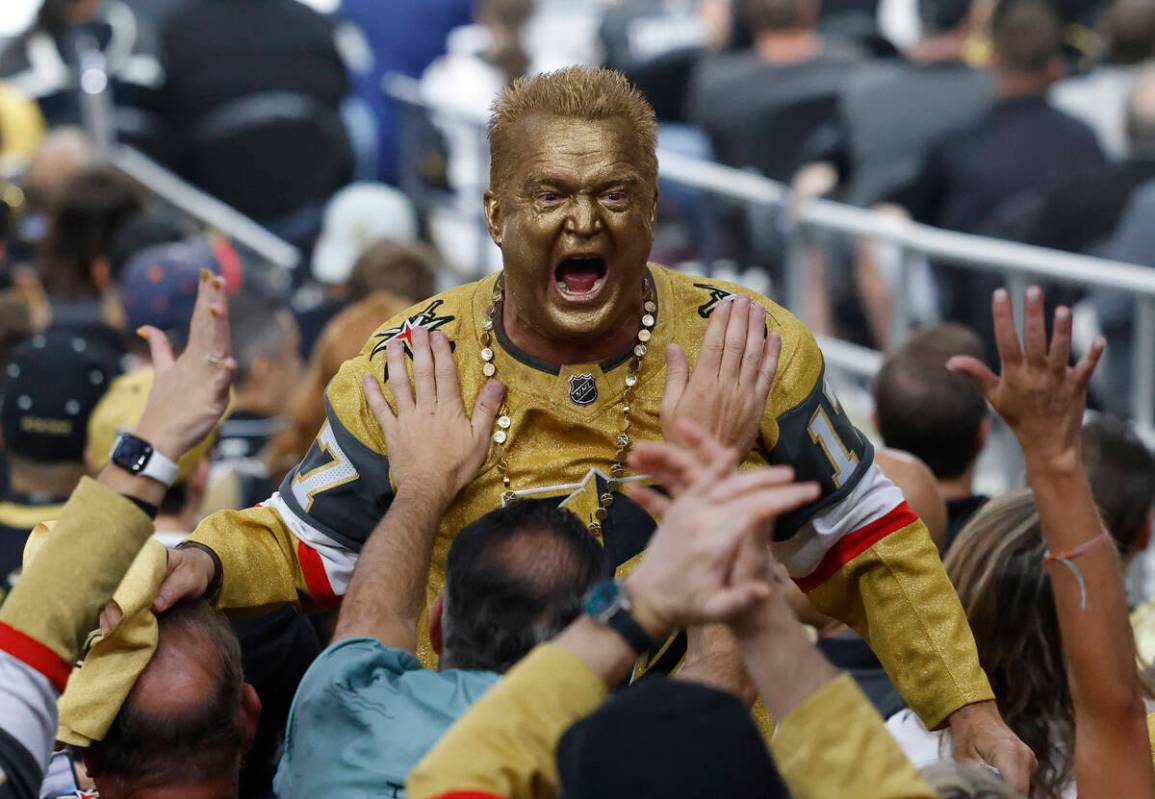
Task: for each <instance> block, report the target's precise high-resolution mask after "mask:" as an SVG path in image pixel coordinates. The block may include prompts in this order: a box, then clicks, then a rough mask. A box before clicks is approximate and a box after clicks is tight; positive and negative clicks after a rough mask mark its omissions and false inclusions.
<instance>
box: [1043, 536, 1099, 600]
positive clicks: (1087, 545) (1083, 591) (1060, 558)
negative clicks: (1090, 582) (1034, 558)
mask: <svg viewBox="0 0 1155 799" xmlns="http://www.w3.org/2000/svg"><path fill="white" fill-rule="evenodd" d="M1107 540H1109V537H1108V535H1107V531H1106V530H1103V531H1102V532H1100V533H1099V534H1098V535H1097V536H1095V537H1094V538H1092V539H1091V540H1090V541H1086V542H1084V543H1082V544H1079V546H1077V547H1074V548H1073V549H1068V550H1067V551H1066V552H1051V550H1049V549H1048V550H1047V551H1046V552H1044V553H1043V566H1044V567H1045V566H1049V565H1050V564H1052V563H1056V562H1057V563H1061V564H1063V565H1064V566H1066V567H1067V568H1068V569H1070V570H1071V574H1073V575H1075V580H1076V581H1077V582H1078V583H1079V608H1080V609H1081V610H1086V609H1087V584H1086V583H1085V582H1084V581H1083V573H1082V572H1081V571H1079V567H1078V566H1076V565H1075V564H1074V562H1073V561H1074V559H1075V558H1077V557H1079V556H1080V555H1085V554H1086V553H1088V552H1090V551H1091V550H1092V549H1094V548H1095V547H1097V546H1099V545H1100V544H1102V543H1104V542H1106V541H1107Z"/></svg>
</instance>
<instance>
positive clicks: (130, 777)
mask: <svg viewBox="0 0 1155 799" xmlns="http://www.w3.org/2000/svg"><path fill="white" fill-rule="evenodd" d="M157 621H158V626H159V630H158V635H157V648H156V652H155V653H154V654H153V657H152V660H150V661H149V664H148V666H147V667H145V669H144V671H143V672H141V674H140V677H138V678H137V681H136V684H135V685H134V686H133V689H132V691H131V692H130V693H129V695H128V697H127V698H126V699H125V701H124V704H123V705H122V706H121V709H120V712H119V713H118V714H117V716H116V719H115V720H114V721H113V723H112V727H111V728H110V729H109V731H108V734H107V735H106V736H105V738H104V740H103V741H101V742H100V743H98V744H94V745H93V747H92V750H91V752H90V757H89V758H88V762H89V766H90V768H89V770H90V771H91V772H92V775H93V778H94V779H95V780H96V783H97V787H98V788H99V789H100V791H101V794H102V795H108V796H114V797H115V796H124V795H132V796H142V797H143V796H148V797H159V796H167V795H168V793H166V792H171V791H173V790H177V794H174V795H181V796H199V795H200V794H201V793H202V792H203V793H206V795H209V794H211V795H213V796H230V795H235V793H236V790H237V788H236V783H237V776H238V774H239V772H240V765H241V756H242V754H243V753H244V751H245V749H246V747H247V745H248V743H249V741H250V739H251V736H252V730H253V728H254V727H255V721H256V719H255V718H251V719H250V718H248V715H249V713H248V709H247V708H246V701H248V694H249V692H251V689H248V688H247V687H246V686H245V684H244V677H243V674H242V671H241V648H240V643H239V641H238V640H237V637H236V634H235V633H234V632H233V630H232V627H230V626H229V623H228V622H227V621H226V620H225V618H224V617H223V616H222V615H220V614H219V613H217V612H216V611H214V610H212V609H211V608H210V607H209V606H208V603H206V602H192V603H186V604H182V605H177V606H176V607H174V608H173V609H172V610H170V611H168V612H167V613H165V614H163V615H161V616H160V617H158V619H157ZM258 707H259V705H258Z"/></svg>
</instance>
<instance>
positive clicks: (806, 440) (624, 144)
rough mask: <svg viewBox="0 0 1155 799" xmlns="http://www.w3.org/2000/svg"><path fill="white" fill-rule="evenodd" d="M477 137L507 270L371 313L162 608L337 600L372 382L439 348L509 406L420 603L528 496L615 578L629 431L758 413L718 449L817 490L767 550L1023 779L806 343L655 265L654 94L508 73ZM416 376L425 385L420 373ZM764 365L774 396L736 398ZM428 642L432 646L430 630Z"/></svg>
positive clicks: (627, 518) (933, 710)
mask: <svg viewBox="0 0 1155 799" xmlns="http://www.w3.org/2000/svg"><path fill="white" fill-rule="evenodd" d="M489 138H490V145H491V150H492V159H491V160H492V166H491V174H490V188H489V191H488V192H487V193H486V195H485V213H486V219H487V220H488V227H489V232H490V235H491V236H492V238H493V240H494V241H495V242H496V243H497V245H498V246H499V247H500V248H501V252H502V258H503V262H504V271H503V272H502V273H501V274H499V275H495V276H491V277H488V278H486V279H484V280H481V281H478V282H476V283H471V284H468V285H465V286H461V287H458V288H455V289H452V290H450V291H447V292H445V293H443V294H441V295H438V296H437V297H435V298H433V299H431V300H427V301H425V302H423V303H419V304H418V305H416V306H414V307H413V308H411V309H409V310H408V311H405V312H404V313H402V314H401V315H399V316H398V317H396V318H394V319H390V320H388V321H387V322H385V324H384V325H382V327H381V328H380V329H379V330H378V332H376V333H375V334H374V335H373V336H372V337H371V338H370V340H369V341H368V342H367V343H366V344H365V347H364V349H363V350H362V352H361V354H360V356H358V357H357V358H354V359H353V360H351V361H349V362H347V363H346V364H345V365H344V366H343V367H342V369H341V370H340V372H339V373H338V375H337V376H336V377H335V378H334V380H333V382H332V383H331V384H330V385H329V387H328V389H327V391H326V396H325V407H326V412H327V421H326V423H325V424H324V426H323V427H322V429H321V431H320V432H319V434H318V436H317V439H316V441H315V443H314V445H313V447H312V448H311V449H310V451H309V453H308V454H307V455H306V457H305V459H304V460H303V461H302V462H301V464H300V465H299V466H298V467H297V468H296V469H295V470H293V471H292V472H291V473H290V474H289V476H288V477H287V478H286V479H285V481H284V483H283V484H282V485H281V488H280V491H278V492H277V493H275V494H274V495H273V496H272V497H271V498H270V499H269V500H268V501H267V502H265V503H264V504H263V506H262V507H259V508H253V509H249V510H244V511H227V512H223V513H218V514H215V515H213V516H210V517H209V518H208V519H206V520H205V521H204V522H203V523H202V524H201V525H200V527H199V528H198V530H197V532H196V534H195V535H194V536H193V537H192V539H191V543H190V544H188V545H186V548H184V549H181V550H178V551H177V552H175V553H174V555H173V557H172V559H171V561H170V573H169V577H168V579H167V581H166V583H165V586H164V587H163V588H162V591H161V595H160V597H159V598H158V604H159V605H160V606H162V607H163V606H166V605H168V604H170V603H172V602H174V601H176V600H177V599H178V598H180V597H182V596H191V595H199V594H203V593H205V592H206V590H207V591H210V592H217V593H216V602H217V604H218V605H219V606H221V607H224V608H238V607H254V606H261V605H271V604H275V603H282V602H288V601H296V600H299V599H308V600H311V601H312V602H314V603H320V604H324V603H326V602H332V601H335V600H336V599H337V598H339V597H340V596H341V595H342V594H343V593H344V592H345V589H346V587H347V586H348V582H349V578H350V576H351V573H352V570H353V566H354V563H355V562H356V558H357V553H358V552H359V551H360V549H361V546H362V544H363V543H364V542H365V540H366V538H367V536H368V535H369V533H370V532H371V531H372V529H373V527H374V526H375V525H376V523H377V522H378V520H379V519H380V518H381V516H382V514H383V513H384V512H385V510H386V509H387V508H388V507H389V506H390V505H391V503H393V502H394V500H395V495H394V489H393V487H392V485H391V483H390V476H389V458H388V453H386V451H385V442H384V440H383V437H382V435H381V432H380V429H379V427H378V425H377V424H376V422H375V420H374V418H373V414H372V412H371V411H370V409H369V407H368V404H367V403H366V400H365V398H364V395H363V392H362V381H363V380H364V379H366V378H367V377H368V378H371V379H373V380H376V381H378V383H379V384H380V385H382V386H384V389H385V394H386V397H387V398H388V399H389V401H390V402H392V397H391V395H390V393H389V382H388V368H387V364H388V363H392V364H393V365H394V368H401V366H402V365H403V364H405V363H406V360H405V356H406V355H409V358H410V360H412V359H413V357H414V356H413V350H411V349H410V346H409V345H410V344H411V343H412V342H413V341H414V339H417V340H419V341H422V343H424V342H423V340H424V339H425V337H426V336H429V337H430V340H431V342H432V345H433V347H434V348H435V349H436V348H438V347H452V348H453V354H454V361H455V362H456V366H457V370H458V373H459V375H460V383H461V390H462V395H463V400H464V401H465V403H466V406H467V407H471V406H472V405H473V403H475V402H478V401H480V402H481V403H500V404H501V407H500V410H499V411H498V412H497V420H496V424H495V426H494V429H493V433H492V444H491V448H490V452H489V456H488V458H487V459H486V461H485V463H484V465H483V466H482V467H481V469H480V471H479V473H478V475H477V476H476V478H475V479H474V480H473V482H472V483H471V484H469V485H468V486H467V487H466V488H465V489H464V490H463V491H462V492H461V493H460V494H459V495H458V496H457V498H456V500H455V501H454V502H453V504H452V506H451V507H450V509H449V511H448V513H447V514H446V516H445V518H444V520H443V522H442V524H441V527H440V531H439V533H438V536H437V540H436V542H435V544H434V550H433V558H432V567H431V569H430V576H429V584H428V589H427V599H428V605H430V606H431V605H432V604H433V603H434V602H435V600H436V598H437V596H438V594H439V592H440V590H441V586H442V581H443V576H444V569H445V556H446V553H447V551H448V547H449V544H450V542H451V540H452V538H453V535H454V534H455V532H456V531H458V530H460V529H461V528H462V527H464V526H465V525H466V524H468V523H469V522H471V521H473V520H475V519H477V518H478V517H479V516H481V515H482V514H484V513H485V512H487V511H489V510H491V509H493V508H495V507H497V506H498V505H499V504H501V503H504V502H510V501H516V500H517V499H518V498H519V497H539V498H540V497H551V496H553V497H557V498H558V501H559V502H562V503H564V504H565V506H566V507H568V508H570V509H571V510H573V511H574V512H575V513H577V514H578V515H579V516H580V517H581V518H582V519H583V520H584V521H585V522H586V523H587V524H588V526H589V528H590V531H591V534H593V535H596V536H598V537H599V539H600V540H601V541H602V543H603V544H604V546H605V548H606V550H607V554H608V556H609V557H610V558H612V560H613V563H614V564H616V566H617V570H618V574H619V575H621V574H623V573H625V572H627V571H628V570H629V569H630V568H631V567H632V565H633V564H634V563H635V562H636V561H637V559H638V556H639V554H640V553H641V552H642V550H643V549H644V548H645V546H646V542H647V541H648V538H649V535H650V534H651V533H652V532H653V530H654V521H653V520H652V519H651V518H650V517H649V516H647V515H646V513H645V512H644V511H642V509H641V508H640V507H639V506H638V505H636V504H635V503H633V502H632V501H630V500H629V499H628V498H627V497H626V496H625V495H624V494H623V493H621V488H622V487H623V485H624V484H625V483H627V482H629V481H633V480H641V479H645V478H644V476H642V475H636V474H630V473H629V472H628V469H627V467H626V465H625V460H626V456H627V454H628V452H629V449H630V444H631V442H632V441H634V440H639V439H645V440H657V439H660V438H661V437H662V436H663V431H670V430H673V429H674V425H673V421H674V420H675V419H677V418H680V417H684V416H689V417H692V418H696V419H698V420H699V421H703V420H705V421H707V422H715V423H716V422H719V420H720V421H722V422H724V423H725V424H724V425H723V426H724V427H728V429H729V430H730V431H731V432H732V431H735V430H739V429H743V424H742V423H741V422H742V420H743V418H745V417H747V416H749V418H750V420H751V421H752V424H750V425H747V426H746V427H748V429H749V430H754V429H755V428H756V429H757V434H756V435H755V436H752V439H753V440H731V441H730V442H729V443H731V444H733V445H735V446H737V447H738V448H740V449H741V450H742V451H743V452H745V453H746V454H745V463H746V464H748V465H756V464H766V463H775V464H786V465H789V466H792V467H793V468H794V471H795V474H796V478H797V479H798V480H814V481H817V482H818V483H820V485H821V486H822V495H821V497H820V499H818V500H817V501H815V502H814V503H813V504H811V505H810V506H808V507H806V508H804V509H802V510H800V511H797V512H794V513H792V514H790V515H787V516H786V517H784V518H782V519H780V520H779V521H778V523H777V525H776V528H775V532H774V551H775V554H776V555H777V557H778V558H779V559H780V560H781V561H782V563H783V564H785V566H786V568H787V569H788V570H789V572H790V574H791V575H792V576H793V578H794V579H795V581H796V582H797V583H798V585H799V586H800V587H801V588H802V589H803V590H804V591H806V592H807V594H808V595H809V597H810V599H811V601H812V602H813V603H814V604H815V605H816V606H817V607H819V608H821V609H822V610H823V611H824V612H825V613H827V614H829V615H832V616H835V617H837V618H839V619H842V620H845V621H846V622H847V623H848V624H850V625H851V626H852V627H854V628H855V629H856V630H858V631H859V632H860V633H861V634H862V635H863V636H864V637H865V638H866V639H867V640H868V641H869V642H870V643H871V645H872V646H873V647H874V649H875V651H876V652H877V653H878V656H879V658H880V659H881V661H882V663H883V664H884V665H885V667H886V669H887V671H888V672H889V674H890V675H891V677H892V678H893V680H894V682H895V685H896V686H897V687H898V688H899V690H900V692H901V693H902V694H903V696H904V697H905V698H906V700H907V701H908V703H909V704H910V705H911V707H913V708H914V709H915V710H916V711H917V712H918V714H919V716H920V717H921V718H922V720H923V721H924V722H925V723H926V725H927V727H928V728H931V729H934V728H938V727H942V726H945V725H949V726H950V729H951V733H952V740H953V744H954V748H955V755H956V757H959V758H962V759H982V760H986V761H987V762H989V763H991V764H992V765H994V766H995V767H996V768H998V769H999V770H1000V771H1001V772H1002V773H1003V774H1004V776H1005V777H1006V778H1007V779H1008V781H1009V782H1011V783H1012V784H1013V785H1015V786H1016V787H1020V788H1022V789H1024V790H1025V788H1026V784H1027V781H1028V780H1029V776H1030V770H1031V768H1032V766H1033V757H1032V755H1031V753H1030V751H1029V750H1028V749H1027V748H1026V747H1025V746H1024V745H1023V744H1022V743H1021V742H1020V741H1019V740H1018V739H1017V738H1015V736H1014V735H1013V734H1012V733H1011V732H1010V730H1009V729H1008V728H1007V727H1006V725H1005V724H1003V722H1002V719H1001V717H1000V716H999V713H998V710H997V709H996V708H995V706H994V702H993V694H992V692H991V689H990V686H989V685H988V683H987V680H986V677H985V675H984V674H983V672H982V669H981V668H980V666H979V663H978V657H977V654H976V652H975V645H974V641H973V638H972V637H971V633H970V629H969V627H968V626H967V622H966V618H965V616H964V615H963V611H962V608H961V606H960V604H959V601H958V598H957V596H956V595H955V593H954V590H953V588H952V587H951V585H950V583H949V582H948V581H947V578H946V575H945V573H944V572H943V569H942V565H941V564H940V562H939V559H938V555H937V552H936V550H935V548H934V545H933V544H932V543H931V541H930V538H929V537H928V535H927V532H926V528H925V527H924V525H923V524H922V522H921V521H919V519H918V517H917V516H916V515H915V514H914V513H912V512H911V511H910V509H909V507H908V506H907V504H906V502H905V501H904V500H903V497H902V494H901V493H900V492H899V491H898V490H897V489H896V488H895V487H894V486H893V484H891V483H890V481H888V480H887V479H886V478H885V477H884V476H883V475H882V474H881V472H880V471H879V469H878V468H877V467H876V466H875V465H874V462H873V450H872V448H871V446H870V444H869V442H868V441H867V440H866V438H865V437H863V436H862V435H861V434H860V433H859V432H858V431H857V430H856V429H855V428H854V426H853V425H852V424H851V423H850V421H849V420H848V419H847V417H846V414H845V413H844V412H843V410H842V408H841V406H840V405H839V404H838V401H837V400H836V399H835V398H834V396H833V395H832V394H831V393H830V391H829V388H828V387H827V385H826V381H825V379H824V365H823V360H822V353H821V352H820V351H819V349H818V347H817V345H816V343H815V341H814V337H813V336H812V335H811V333H810V332H809V331H808V330H807V329H806V327H805V326H803V325H802V324H801V323H800V322H799V321H798V320H797V319H795V318H794V317H793V316H791V315H790V314H789V313H788V312H786V311H785V310H784V309H782V308H781V307H779V306H778V305H776V304H774V303H773V302H771V301H770V300H768V299H766V298H765V297H761V296H758V295H754V294H752V293H750V292H748V291H746V290H745V289H743V288H741V287H740V286H736V285H731V284H727V283H722V282H719V281H711V280H704V279H699V278H694V277H690V276H686V275H682V274H679V273H676V272H672V271H670V270H668V269H665V268H663V267H661V266H658V265H656V264H652V263H648V262H647V259H648V257H649V252H650V247H651V245H652V243H653V238H654V225H655V217H656V213H657V198H658V190H657V159H656V155H655V138H656V123H655V119H654V114H653V111H652V109H651V108H650V107H649V106H648V104H646V102H645V101H644V100H643V99H642V98H641V96H640V95H639V94H638V93H637V92H636V91H635V90H634V89H632V88H631V87H630V86H629V84H628V83H627V81H626V80H625V78H624V77H622V76H621V75H619V74H617V73H614V72H610V71H607V70H600V69H588V68H578V67H575V68H569V69H565V70H561V71H559V72H555V73H551V74H548V75H542V76H538V77H535V78H530V79H524V80H519V81H517V82H515V83H513V84H512V85H511V86H510V87H509V88H508V89H507V90H506V91H505V92H504V93H503V94H502V95H501V97H500V98H499V100H498V101H497V103H496V106H495V110H494V114H493V117H492V119H491V121H490V125H489ZM712 317H713V323H711V318H712ZM767 330H769V332H770V333H771V334H776V335H770V336H769V337H767V336H766V331H767ZM763 342H765V345H764V344H763ZM747 344H748V346H745V345H747ZM779 346H780V352H779V351H778V347H779ZM417 352H418V355H419V358H421V357H427V356H422V355H421V353H427V352H428V349H427V348H426V347H424V346H422V347H419V348H417ZM691 364H693V365H694V369H693V372H692V374H691V370H690V365H691ZM775 365H777V372H776V375H775V372H774V367H775ZM411 368H412V369H413V371H414V374H415V379H417V380H418V381H420V380H421V379H422V374H425V375H428V374H429V370H430V369H431V368H432V367H431V365H430V363H428V362H420V360H419V361H418V362H413V363H412V364H411ZM771 375H775V376H774V378H773V387H772V389H770V390H769V396H768V399H767V401H766V402H765V403H764V405H763V404H762V403H761V402H759V404H758V406H757V407H745V406H744V405H743V404H742V398H743V397H746V398H748V397H749V396H752V395H754V394H756V393H757V392H756V391H751V390H747V389H748V388H749V387H750V386H754V385H755V384H758V383H762V385H763V387H764V388H765V387H768V386H769V381H770V377H771ZM496 381H500V382H501V383H502V384H504V386H505V387H506V391H505V394H504V399H502V394H501V392H500V386H498V385H497V383H496ZM765 395H766V394H765V391H763V394H762V396H765ZM718 426H719V425H718V424H714V427H715V428H716V429H715V432H726V431H725V430H719V429H717V428H718ZM382 578H383V579H387V578H388V576H387V575H383V576H382ZM684 651H685V650H684V643H683V642H682V641H681V640H675V641H669V642H666V643H665V644H664V645H662V646H660V647H658V648H656V649H655V650H653V651H651V652H650V653H648V656H645V657H643V658H642V660H641V662H640V663H639V671H644V670H647V669H651V668H657V669H662V670H664V671H669V670H671V669H673V668H674V667H676V666H677V665H678V663H679V662H680V660H681V658H682V657H683V654H684ZM419 654H420V655H421V656H422V659H424V660H426V661H429V660H432V658H433V656H434V653H433V651H432V647H431V645H430V639H429V637H428V636H427V635H423V636H422V644H421V646H420V647H419Z"/></svg>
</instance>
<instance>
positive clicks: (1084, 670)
mask: <svg viewBox="0 0 1155 799" xmlns="http://www.w3.org/2000/svg"><path fill="white" fill-rule="evenodd" d="M993 305H994V319H995V338H996V341H997V344H998V350H999V359H1000V360H1001V362H1002V375H1001V376H1000V377H996V376H995V375H994V373H993V372H991V371H990V370H989V369H988V368H987V367H986V366H985V365H984V364H982V363H981V362H979V361H977V360H975V359H973V358H969V357H956V358H953V359H951V362H950V367H951V368H952V369H955V370H957V371H960V372H965V373H966V374H968V375H970V376H971V377H972V378H973V379H974V380H975V382H976V383H978V385H979V387H980V388H981V389H982V390H983V393H984V394H985V395H986V398H987V401H988V402H990V403H991V405H992V406H993V407H994V408H995V410H996V411H997V412H998V413H999V415H1000V416H1002V417H1003V419H1004V420H1005V421H1006V422H1007V424H1008V425H1010V427H1011V429H1012V430H1013V431H1014V432H1015V436H1016V437H1017V438H1018V440H1019V443H1020V444H1021V445H1022V447H1023V452H1024V454H1025V455H1026V465H1027V480H1028V482H1029V483H1030V486H1031V489H1032V490H1033V491H1034V494H1035V501H1036V503H1037V504H1038V508H1039V516H1040V519H1041V521H1042V527H1043V535H1044V536H1045V538H1046V541H1047V547H1048V549H1049V550H1050V552H1051V553H1052V554H1053V555H1055V556H1062V559H1059V557H1054V558H1050V559H1048V561H1047V562H1046V563H1045V564H1040V566H1039V567H1040V568H1047V569H1048V570H1049V571H1050V573H1051V578H1052V582H1053V585H1054V591H1055V606H1056V608H1057V612H1058V617H1059V628H1060V630H1061V632H1062V637H1063V651H1064V653H1065V654H1066V656H1067V673H1068V676H1069V679H1070V681H1071V696H1072V698H1073V700H1074V704H1075V778H1076V781H1077V782H1078V784H1079V795H1080V796H1083V797H1089V799H1097V797H1113V796H1153V795H1155V770H1153V769H1152V764H1151V751H1150V744H1149V743H1148V735H1147V724H1146V714H1145V710H1144V706H1143V700H1142V687H1141V685H1140V682H1139V676H1138V673H1137V671H1136V667H1135V643H1134V639H1133V638H1132V634H1131V626H1130V623H1129V621H1128V614H1127V600H1126V595H1125V593H1124V588H1123V580H1122V572H1121V567H1120V564H1119V557H1118V554H1117V553H1116V551H1115V548H1114V546H1113V545H1112V543H1111V540H1110V538H1109V537H1108V536H1107V532H1106V531H1105V530H1104V528H1103V525H1102V522H1101V521H1100V519H1099V514H1098V511H1097V510H1096V508H1095V501H1094V498H1093V497H1092V494H1091V487H1090V483H1089V482H1088V481H1087V475H1086V472H1085V471H1084V469H1083V465H1082V459H1081V458H1080V454H1079V451H1080V447H1081V442H1082V436H1081V430H1082V421H1083V410H1084V408H1085V405H1086V398H1087V384H1088V382H1089V381H1090V379H1091V374H1092V372H1094V369H1095V366H1096V365H1097V364H1098V362H1099V358H1100V357H1101V356H1102V353H1103V347H1104V343H1103V341H1102V339H1099V340H1097V341H1095V343H1094V344H1093V345H1092V347H1091V350H1090V351H1089V352H1088V353H1087V354H1086V355H1085V356H1084V357H1083V359H1082V360H1081V361H1079V362H1078V363H1077V364H1076V365H1075V366H1073V367H1072V366H1069V365H1068V364H1069V361H1070V355H1071V312H1070V310H1069V309H1068V308H1062V307H1061V308H1058V309H1057V310H1056V311H1055V324H1054V335H1053V338H1052V341H1051V343H1050V346H1049V347H1048V346H1047V333H1046V326H1045V324H1044V310H1043V293H1042V291H1041V290H1040V289H1039V288H1038V287H1032V288H1031V289H1030V290H1028V292H1027V299H1026V304H1025V315H1026V318H1025V321H1024V326H1023V341H1022V343H1020V341H1019V336H1018V334H1017V333H1016V332H1015V320H1014V312H1013V310H1012V309H1011V303H1010V299H1009V297H1008V296H1007V292H1006V291H1003V290H999V291H997V292H995V296H994V303H993Z"/></svg>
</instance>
